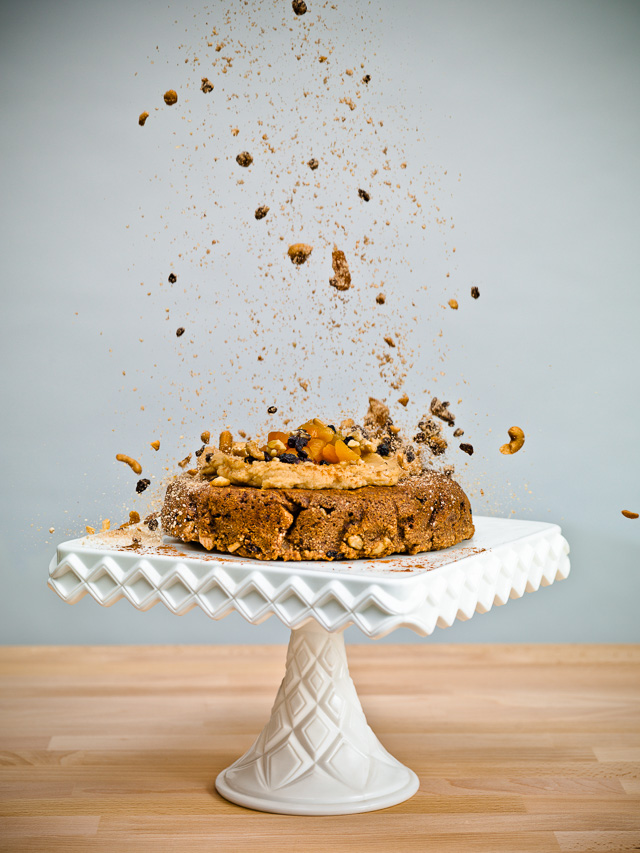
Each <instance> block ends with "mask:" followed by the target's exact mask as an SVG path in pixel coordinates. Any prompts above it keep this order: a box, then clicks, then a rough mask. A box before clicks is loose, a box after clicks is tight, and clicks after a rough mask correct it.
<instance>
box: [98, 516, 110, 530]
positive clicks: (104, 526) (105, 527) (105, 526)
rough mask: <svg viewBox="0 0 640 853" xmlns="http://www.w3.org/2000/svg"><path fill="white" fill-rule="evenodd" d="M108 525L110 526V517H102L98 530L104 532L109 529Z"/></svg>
mask: <svg viewBox="0 0 640 853" xmlns="http://www.w3.org/2000/svg"><path fill="white" fill-rule="evenodd" d="M110 527H111V521H110V519H108V518H103V519H102V524H101V525H100V531H101V532H102V533H105V532H106V531H107V530H109V529H110Z"/></svg>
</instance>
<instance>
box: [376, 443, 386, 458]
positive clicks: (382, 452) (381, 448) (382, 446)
mask: <svg viewBox="0 0 640 853" xmlns="http://www.w3.org/2000/svg"><path fill="white" fill-rule="evenodd" d="M376 453H377V454H378V456H388V455H389V445H388V444H379V445H378V449H377V450H376Z"/></svg>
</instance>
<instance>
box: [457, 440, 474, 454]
mask: <svg viewBox="0 0 640 853" xmlns="http://www.w3.org/2000/svg"><path fill="white" fill-rule="evenodd" d="M460 450H462V451H463V453H468V454H469V456H473V445H472V444H465V443H464V442H463V443H462V444H461V445H460Z"/></svg>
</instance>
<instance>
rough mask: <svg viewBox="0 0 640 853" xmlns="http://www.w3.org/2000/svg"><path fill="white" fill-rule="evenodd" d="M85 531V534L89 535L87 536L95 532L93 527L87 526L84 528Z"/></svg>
mask: <svg viewBox="0 0 640 853" xmlns="http://www.w3.org/2000/svg"><path fill="white" fill-rule="evenodd" d="M85 530H86V531H87V533H88V534H89V536H93V534H94V533H95V532H96V529H95V527H90V526H89V525H88V524H87V526H86V527H85Z"/></svg>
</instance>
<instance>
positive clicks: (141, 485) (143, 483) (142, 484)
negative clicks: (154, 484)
mask: <svg viewBox="0 0 640 853" xmlns="http://www.w3.org/2000/svg"><path fill="white" fill-rule="evenodd" d="M150 485H151V480H148V479H147V478H146V477H143V479H142V480H138V482H137V483H136V492H137V493H138V494H139V495H141V494H142V492H144V491H145V489H147V488H148V487H149V486H150ZM139 520H140V519H138V521H139Z"/></svg>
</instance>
